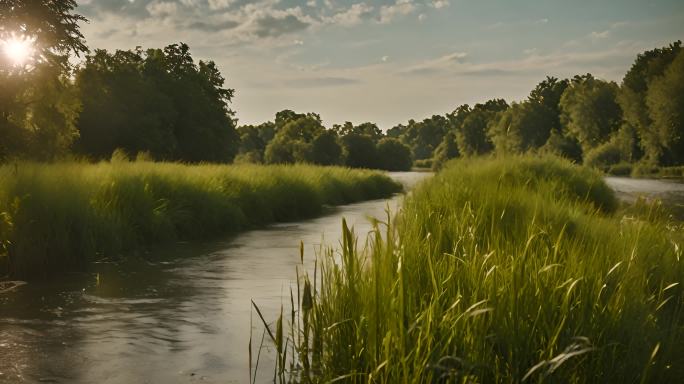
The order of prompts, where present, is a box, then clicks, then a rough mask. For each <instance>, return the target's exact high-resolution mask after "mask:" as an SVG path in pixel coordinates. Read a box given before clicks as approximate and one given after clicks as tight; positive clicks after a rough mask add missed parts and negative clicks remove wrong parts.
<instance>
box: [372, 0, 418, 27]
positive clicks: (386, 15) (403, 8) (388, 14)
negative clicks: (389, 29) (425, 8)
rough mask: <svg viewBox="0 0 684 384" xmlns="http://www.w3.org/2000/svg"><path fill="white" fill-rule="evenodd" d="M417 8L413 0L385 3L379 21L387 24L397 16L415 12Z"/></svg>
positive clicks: (381, 8)
mask: <svg viewBox="0 0 684 384" xmlns="http://www.w3.org/2000/svg"><path fill="white" fill-rule="evenodd" d="M416 8H417V7H416V5H415V4H414V3H413V0H396V2H395V3H394V4H392V5H383V6H382V7H380V15H379V16H378V22H379V23H381V24H387V23H389V22H391V21H392V20H394V19H396V18H397V17H401V16H406V15H409V14H411V13H413V12H414V11H415V10H416Z"/></svg>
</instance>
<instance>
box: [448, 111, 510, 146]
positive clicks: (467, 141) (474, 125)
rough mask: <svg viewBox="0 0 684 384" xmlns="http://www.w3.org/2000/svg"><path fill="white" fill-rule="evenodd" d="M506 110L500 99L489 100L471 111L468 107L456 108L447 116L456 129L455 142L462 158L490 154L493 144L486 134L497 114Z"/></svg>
mask: <svg viewBox="0 0 684 384" xmlns="http://www.w3.org/2000/svg"><path fill="white" fill-rule="evenodd" d="M507 108H508V103H506V101H504V100H502V99H493V100H489V101H487V102H486V103H484V104H476V105H475V106H474V107H473V108H472V109H470V107H469V106H468V105H462V106H460V107H458V108H457V109H456V110H455V111H454V112H452V113H451V114H450V116H449V120H450V121H451V123H452V125H453V126H454V129H456V142H457V143H458V149H459V152H460V153H461V155H463V156H475V155H481V154H484V153H487V152H490V151H491V150H492V148H493V144H492V142H491V140H490V138H489V136H488V134H487V130H488V126H489V124H490V123H491V122H492V121H493V120H494V118H495V117H496V115H497V113H499V112H503V111H505V110H506V109H507Z"/></svg>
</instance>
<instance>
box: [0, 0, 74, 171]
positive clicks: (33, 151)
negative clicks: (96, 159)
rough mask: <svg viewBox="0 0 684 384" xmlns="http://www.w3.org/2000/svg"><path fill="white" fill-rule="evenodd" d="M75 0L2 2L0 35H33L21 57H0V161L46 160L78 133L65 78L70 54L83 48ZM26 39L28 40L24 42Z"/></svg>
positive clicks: (6, 37)
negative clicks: (27, 52)
mask: <svg viewBox="0 0 684 384" xmlns="http://www.w3.org/2000/svg"><path fill="white" fill-rule="evenodd" d="M75 7H76V2H75V1H73V0H59V1H57V0H35V1H23V0H4V1H2V2H0V40H2V41H7V40H11V39H20V40H23V41H24V42H27V41H32V44H31V45H32V47H33V49H34V50H35V52H34V54H33V55H32V57H31V58H30V59H29V60H28V61H27V62H25V63H12V62H10V61H8V60H6V59H4V58H2V59H0V134H2V138H3V140H2V141H3V143H2V144H0V161H1V160H3V159H7V158H9V157H22V156H24V157H32V158H36V159H42V160H50V159H53V158H55V157H58V156H61V155H63V154H64V153H65V152H66V151H67V149H68V148H69V146H70V144H71V142H72V141H73V139H74V138H75V137H76V130H75V127H74V120H75V118H76V116H77V114H78V111H79V104H78V100H77V98H76V97H75V96H74V91H73V87H72V86H71V83H70V81H69V76H70V71H71V68H72V67H71V65H70V63H69V56H70V55H71V54H76V55H80V54H81V53H84V52H86V51H87V48H86V46H85V42H84V39H83V35H82V34H81V33H80V31H79V27H78V23H79V22H81V21H85V18H83V17H82V16H80V15H78V14H74V13H73V10H74V8H75ZM27 44H28V43H27Z"/></svg>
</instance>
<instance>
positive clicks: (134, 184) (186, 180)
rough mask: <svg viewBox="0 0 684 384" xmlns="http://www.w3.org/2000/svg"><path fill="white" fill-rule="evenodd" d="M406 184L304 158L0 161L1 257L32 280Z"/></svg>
mask: <svg viewBox="0 0 684 384" xmlns="http://www.w3.org/2000/svg"><path fill="white" fill-rule="evenodd" d="M400 189H401V186H399V185H398V184H397V183H395V182H393V181H391V180H390V179H389V177H387V176H385V175H383V174H381V173H377V172H372V171H365V170H350V169H346V168H340V167H316V166H307V165H289V166H257V165H240V166H225V165H182V164H174V163H153V162H148V161H144V160H143V161H136V162H129V161H125V160H120V161H113V162H103V163H99V164H84V163H58V164H51V165H47V164H32V163H22V164H17V165H6V166H0V261H2V260H4V261H5V263H4V264H5V269H6V270H8V271H9V273H11V274H12V275H13V276H14V277H18V278H31V277H34V278H35V277H40V276H44V275H49V274H52V273H58V272H60V271H68V270H73V269H83V268H85V267H86V266H87V264H88V263H89V262H91V261H93V260H98V259H102V258H105V257H108V258H113V257H116V256H118V255H120V254H121V253H122V252H126V251H130V250H136V249H139V248H141V247H146V246H149V245H152V244H156V243H162V242H166V241H170V240H185V239H197V238H206V237H208V236H214V235H218V234H225V233H229V232H235V231H240V230H244V229H247V228H252V227H255V226H260V225H264V224H266V223H271V222H275V221H289V220H294V219H300V218H305V217H310V216H313V215H316V214H319V213H321V212H322V210H323V209H324V206H326V205H337V204H345V203H350V202H354V201H359V200H364V199H375V198H381V197H387V196H389V195H391V194H392V193H394V192H397V191H399V190H400ZM2 264H3V263H2V262H0V267H2ZM1 272H3V271H0V275H1V274H2V273H1Z"/></svg>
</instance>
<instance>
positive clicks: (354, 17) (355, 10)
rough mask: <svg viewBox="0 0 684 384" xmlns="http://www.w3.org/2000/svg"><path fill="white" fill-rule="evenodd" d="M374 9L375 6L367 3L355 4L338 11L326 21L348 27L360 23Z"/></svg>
mask: <svg viewBox="0 0 684 384" xmlns="http://www.w3.org/2000/svg"><path fill="white" fill-rule="evenodd" d="M372 11H373V7H372V6H370V5H367V4H365V3H357V4H353V5H352V6H351V7H349V8H348V9H346V10H344V11H341V12H338V13H336V14H334V15H333V16H331V17H328V18H325V19H324V20H325V21H326V22H329V23H331V24H339V25H343V26H346V27H349V26H353V25H357V24H360V23H361V22H362V21H363V18H364V17H366V16H368V15H369V14H370V13H371V12H372Z"/></svg>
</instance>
